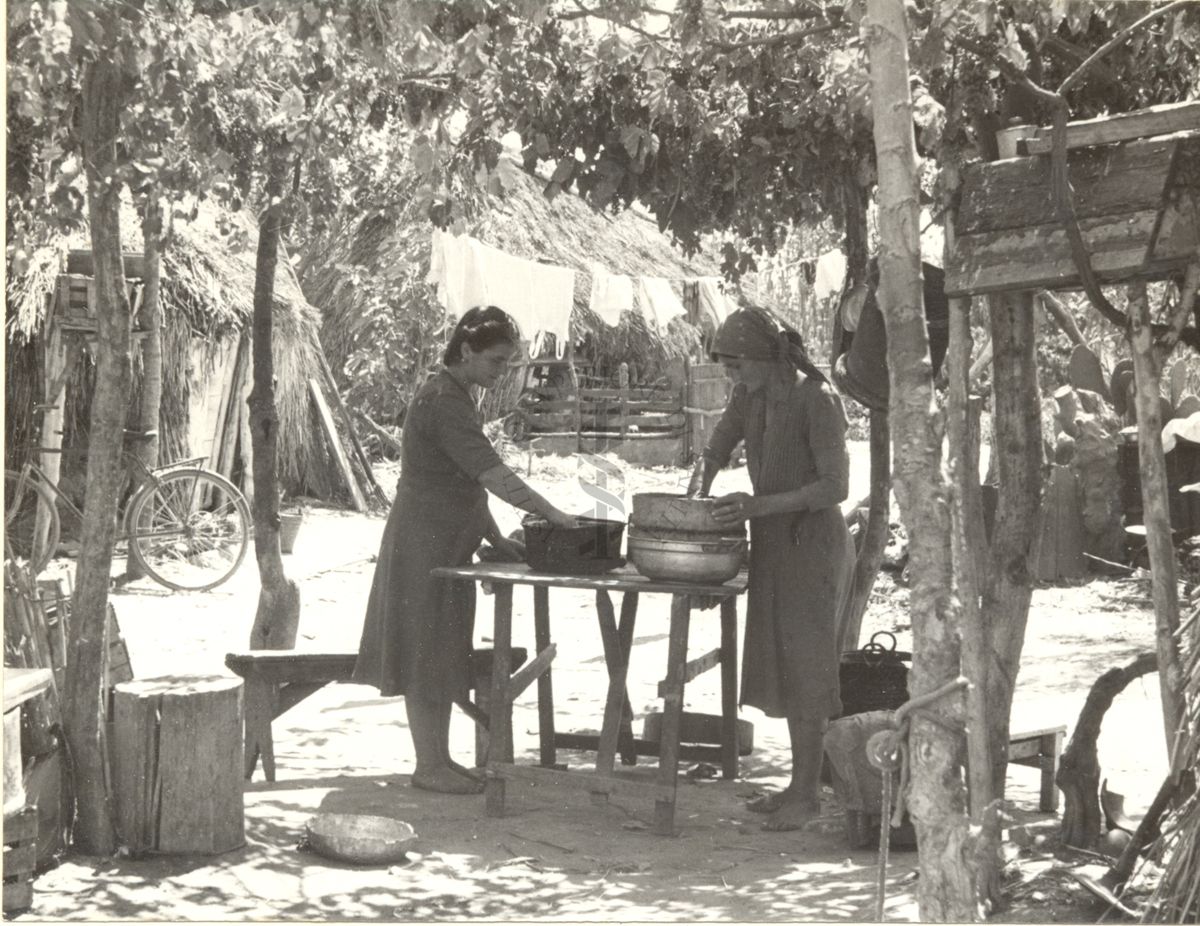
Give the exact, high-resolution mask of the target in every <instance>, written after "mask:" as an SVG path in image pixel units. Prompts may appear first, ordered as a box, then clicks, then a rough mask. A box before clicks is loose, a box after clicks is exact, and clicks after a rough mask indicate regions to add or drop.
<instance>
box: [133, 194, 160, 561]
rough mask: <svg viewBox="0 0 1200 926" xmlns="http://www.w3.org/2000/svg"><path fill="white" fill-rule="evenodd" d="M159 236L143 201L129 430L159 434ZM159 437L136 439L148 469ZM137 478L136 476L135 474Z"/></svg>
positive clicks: (154, 201) (154, 209) (152, 209)
mask: <svg viewBox="0 0 1200 926" xmlns="http://www.w3.org/2000/svg"><path fill="white" fill-rule="evenodd" d="M161 237H162V206H161V205H160V204H159V201H158V197H157V196H155V195H150V196H148V197H147V198H146V204H145V211H144V212H143V214H142V252H143V257H144V263H145V267H146V270H145V273H146V276H145V278H144V279H143V280H142V306H141V309H140V310H139V311H138V327H139V328H141V329H142V331H144V332H145V334H144V335H143V336H142V340H141V345H142V350H141V354H142V394H141V398H140V401H139V402H138V407H137V409H136V410H135V413H134V415H133V422H132V424H131V427H132V428H133V430H135V431H141V432H143V433H145V432H149V431H154V432H157V431H158V409H159V406H160V405H161V404H162V315H161V312H160V311H159V298H158V292H159V275H160V272H161V269H162V266H161V255H160V253H159V241H160V239H161ZM158 446H159V435H158V434H157V433H156V434H155V435H154V437H152V438H148V439H145V440H138V441H137V443H136V444H135V445H134V446H133V448H132V453H133V454H134V455H135V456H136V457H137V458H138V459H139V460H141V462H142V465H143V466H145V467H147V468H148V469H152V468H153V467H155V466H157V465H158ZM135 475H136V474H135ZM141 576H142V570H141V567H139V566H138V564H137V561H136V560H135V559H134V558H133V557H132V556H127V557H126V559H125V579H126V581H132V580H133V579H139V578H141Z"/></svg>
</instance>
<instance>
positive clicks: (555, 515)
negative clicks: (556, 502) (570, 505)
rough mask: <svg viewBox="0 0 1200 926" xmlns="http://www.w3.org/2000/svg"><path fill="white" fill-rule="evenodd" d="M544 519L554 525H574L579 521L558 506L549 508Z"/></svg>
mask: <svg viewBox="0 0 1200 926" xmlns="http://www.w3.org/2000/svg"><path fill="white" fill-rule="evenodd" d="M546 520H547V521H549V522H550V523H551V524H552V525H554V526H555V527H576V526H577V525H578V523H579V520H578V518H576V517H575V515H573V514H567V513H566V512H565V511H560V510H559V509H558V508H551V509H550V512H549V514H547V515H546Z"/></svg>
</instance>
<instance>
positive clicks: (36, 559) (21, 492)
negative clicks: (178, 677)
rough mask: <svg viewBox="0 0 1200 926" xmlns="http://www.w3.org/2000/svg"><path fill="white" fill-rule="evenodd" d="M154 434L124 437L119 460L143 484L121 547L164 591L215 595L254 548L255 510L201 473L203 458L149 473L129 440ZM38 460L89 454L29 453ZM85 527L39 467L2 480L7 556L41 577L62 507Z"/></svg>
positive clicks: (222, 481)
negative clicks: (52, 455) (46, 455)
mask: <svg viewBox="0 0 1200 926" xmlns="http://www.w3.org/2000/svg"><path fill="white" fill-rule="evenodd" d="M156 433H157V432H154V431H147V432H131V431H128V430H126V432H125V436H126V447H125V448H123V449H122V450H121V458H122V461H123V462H124V464H125V467H126V470H127V471H128V472H129V473H130V474H131V475H134V474H136V475H137V476H138V477H140V478H137V479H136V482H138V483H139V485H138V488H136V489H135V490H134V492H133V494H132V495H131V496H130V499H129V502H128V504H127V505H126V506H125V509H124V513H123V516H122V520H121V532H120V535H119V537H118V542H120V541H124V542H125V543H126V545H127V555H128V556H130V557H132V558H133V560H134V562H136V563H137V565H138V566H140V567H141V569H142V571H143V572H144V573H145V574H146V575H148V576H149V577H150V578H152V579H153V580H154V581H155V582H158V583H159V584H160V585H163V586H166V587H167V588H169V589H173V590H176V591H196V592H203V591H208V590H209V589H212V588H216V587H217V586H218V585H220V584H221V583H222V582H225V581H226V580H228V579H229V577H230V576H232V575H233V574H234V572H236V571H237V568H238V567H239V566H240V565H241V564H242V561H243V560H244V559H245V557H246V550H247V548H248V546H249V542H250V535H251V530H250V524H251V520H250V506H249V505H248V504H247V502H246V498H245V496H243V495H242V493H241V492H240V491H239V490H238V489H237V487H236V486H234V485H233V483H231V482H230V481H229V480H228V479H226V478H225V477H224V476H222V475H220V474H219V473H214V472H211V471H210V470H206V469H202V468H200V466H199V464H202V463H203V462H204V461H205V459H206V458H205V457H194V458H192V459H188V460H178V461H175V462H172V463H167V464H164V465H162V466H156V467H149V466H147V465H146V464H145V463H143V462H142V461H141V460H140V459H139V458H138V457H137V456H136V455H134V454H133V453H130V451H129V450H128V444H129V442H130V441H131V440H149V439H151V438H153V437H154V436H155V435H156ZM29 449H30V450H31V451H32V452H34V453H64V454H82V453H84V452H85V451H79V450H74V451H73V450H62V449H60V448H54V447H31V448H29ZM60 503H61V504H62V505H63V507H64V508H65V509H66V510H67V511H69V512H70V513H71V514H73V515H74V516H75V517H76V518H78V519H79V520H80V521H82V519H83V512H82V511H80V509H79V508H78V507H76V505H75V504H74V503H73V502H72V501H71V499H70V498H69V497H68V496H67V494H66V493H65V492H63V490H62V489H61V488H59V486H58V484H57V483H56V482H55V481H54V480H53V479H51V478H50V476H48V475H47V474H46V472H45V470H43V469H42V468H41V467H40V466H39V465H38V464H37V463H35V462H32V461H31V462H27V463H25V464H24V465H23V466H22V467H21V469H20V470H6V471H5V473H4V544H5V555H6V557H7V556H15V557H16V558H17V559H18V561H21V560H24V562H25V563H26V564H27V566H28V568H29V570H30V572H31V573H32V574H33V575H35V576H36V575H37V574H38V573H40V572H41V571H42V570H43V569H45V568H46V565H47V564H48V563H49V562H50V559H51V558H52V557H53V556H54V553H55V552H56V551H57V549H58V542H59V537H60V533H61V530H62V519H61V517H60V515H59V511H58V505H59V504H60Z"/></svg>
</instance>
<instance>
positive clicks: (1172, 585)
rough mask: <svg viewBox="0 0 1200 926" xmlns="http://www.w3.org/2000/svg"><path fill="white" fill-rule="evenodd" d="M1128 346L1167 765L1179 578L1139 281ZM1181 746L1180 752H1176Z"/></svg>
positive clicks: (1155, 366)
mask: <svg viewBox="0 0 1200 926" xmlns="http://www.w3.org/2000/svg"><path fill="white" fill-rule="evenodd" d="M1127 293H1128V297H1129V322H1130V331H1129V344H1130V347H1131V348H1132V353H1133V372H1134V379H1135V381H1136V383H1137V390H1136V393H1135V396H1134V399H1135V402H1136V404H1137V427H1138V463H1139V468H1140V471H1141V483H1142V503H1143V512H1142V522H1143V523H1144V524H1145V525H1146V549H1147V551H1148V552H1149V554H1150V587H1151V595H1152V597H1153V599H1154V618H1155V627H1156V632H1155V637H1156V639H1157V649H1158V672H1159V677H1160V679H1161V685H1160V687H1161V689H1162V712H1163V724H1164V729H1165V731H1166V737H1167V756H1168V757H1170V758H1171V760H1172V767H1173V768H1174V763H1175V762H1176V761H1178V758H1179V756H1178V755H1177V754H1176V752H1175V749H1176V739H1177V737H1178V736H1179V735H1180V733H1181V732H1182V723H1183V670H1182V667H1181V666H1180V657H1179V647H1178V644H1177V643H1176V641H1175V633H1176V631H1177V630H1178V629H1179V582H1178V577H1177V575H1176V567H1175V545H1174V544H1173V543H1172V540H1171V512H1170V509H1169V507H1168V498H1167V495H1168V491H1167V462H1166V458H1165V456H1164V454H1163V449H1162V428H1163V420H1162V411H1161V405H1160V403H1159V391H1158V385H1159V379H1160V374H1161V372H1162V363H1161V361H1160V360H1159V358H1158V357H1157V356H1156V355H1155V345H1154V337H1153V334H1152V332H1151V329H1150V301H1149V299H1148V298H1147V295H1146V284H1145V282H1144V281H1140V280H1139V281H1137V282H1135V283H1130V284H1129V287H1128V290H1127ZM1181 753H1182V750H1180V754H1181Z"/></svg>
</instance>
